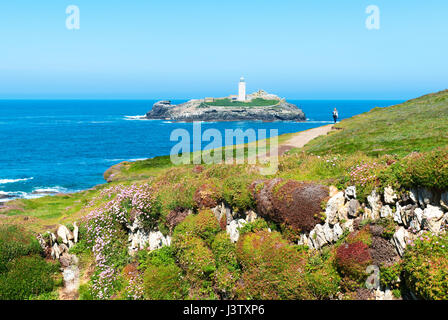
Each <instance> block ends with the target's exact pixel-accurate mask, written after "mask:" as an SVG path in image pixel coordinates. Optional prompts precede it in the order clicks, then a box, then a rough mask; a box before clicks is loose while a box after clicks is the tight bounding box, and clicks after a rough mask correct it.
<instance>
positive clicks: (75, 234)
mask: <svg viewBox="0 0 448 320" xmlns="http://www.w3.org/2000/svg"><path fill="white" fill-rule="evenodd" d="M78 236H79V227H78V225H77V224H76V222H74V223H73V242H75V243H78Z"/></svg>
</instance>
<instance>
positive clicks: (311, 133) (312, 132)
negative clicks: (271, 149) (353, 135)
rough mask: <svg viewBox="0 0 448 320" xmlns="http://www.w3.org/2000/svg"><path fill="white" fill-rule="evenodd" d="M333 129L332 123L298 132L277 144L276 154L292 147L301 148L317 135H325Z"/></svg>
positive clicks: (280, 153)
mask: <svg viewBox="0 0 448 320" xmlns="http://www.w3.org/2000/svg"><path fill="white" fill-rule="evenodd" d="M332 129H333V124H329V125H326V126H322V127H317V128H313V129H309V130H306V131H301V132H298V133H297V134H296V135H295V136H294V137H292V138H291V139H289V140H288V141H286V142H284V143H282V144H280V145H279V146H278V149H279V150H278V154H279V155H282V154H284V153H285V152H287V151H289V150H291V149H293V148H302V147H304V146H305V145H306V144H307V143H308V142H310V141H311V140H313V139H314V138H317V137H319V136H323V135H326V134H327V133H328V132H330V131H331V130H332Z"/></svg>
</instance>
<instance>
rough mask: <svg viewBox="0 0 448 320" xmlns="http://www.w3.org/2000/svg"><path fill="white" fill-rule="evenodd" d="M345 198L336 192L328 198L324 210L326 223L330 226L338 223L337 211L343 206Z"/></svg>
mask: <svg viewBox="0 0 448 320" xmlns="http://www.w3.org/2000/svg"><path fill="white" fill-rule="evenodd" d="M344 202H345V198H344V192H342V191H341V192H338V193H337V194H336V195H334V196H333V197H331V198H330V200H328V203H327V207H326V209H325V215H326V217H327V218H326V222H328V223H329V224H330V225H335V224H336V223H338V221H339V215H338V212H339V210H340V209H341V208H342V207H343V206H344Z"/></svg>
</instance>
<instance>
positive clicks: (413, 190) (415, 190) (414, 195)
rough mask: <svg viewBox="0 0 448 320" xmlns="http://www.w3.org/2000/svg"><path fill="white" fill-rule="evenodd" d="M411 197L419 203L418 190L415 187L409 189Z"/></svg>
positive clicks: (414, 201)
mask: <svg viewBox="0 0 448 320" xmlns="http://www.w3.org/2000/svg"><path fill="white" fill-rule="evenodd" d="M409 198H411V201H412V202H413V203H415V204H418V190H417V189H415V188H413V189H411V190H410V191H409Z"/></svg>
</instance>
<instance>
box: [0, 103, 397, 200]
mask: <svg viewBox="0 0 448 320" xmlns="http://www.w3.org/2000/svg"><path fill="white" fill-rule="evenodd" d="M155 102H156V101H155V100H145V101H142V100H118V101H113V100H104V101H103V100H0V141H1V149H0V198H6V196H14V197H22V198H35V197H40V196H42V195H43V194H46V193H60V192H75V191H79V190H84V189H88V188H91V187H93V186H95V185H97V184H101V183H104V182H105V181H104V179H103V173H104V171H106V170H107V169H108V168H109V167H110V166H112V165H114V164H117V163H119V162H121V161H125V160H130V161H135V160H139V159H146V158H152V157H155V156H160V155H168V154H169V153H170V150H171V148H172V147H173V146H174V145H175V144H176V143H177V142H176V141H170V134H171V132H172V131H173V130H174V129H178V128H183V129H187V130H188V131H190V132H192V123H173V122H169V121H162V120H141V119H139V118H138V117H136V116H139V115H144V114H145V113H146V112H147V111H149V110H150V109H151V108H152V105H153V104H154V103H155ZM181 102H184V101H173V103H181ZM290 102H292V103H294V104H296V105H297V106H299V107H300V108H302V110H303V111H304V112H305V114H306V116H307V119H308V120H307V121H306V122H303V123H298V122H268V123H266V122H258V121H256V122H218V123H216V122H214V123H213V122H209V123H207V122H205V123H202V130H203V131H204V130H206V129H209V128H215V129H218V130H220V131H221V132H222V134H223V136H224V130H225V129H237V128H240V129H243V130H246V129H248V128H253V129H255V130H258V129H267V130H268V132H269V129H278V133H279V134H284V133H291V132H297V131H302V130H306V129H310V128H314V127H318V126H322V125H325V124H328V123H331V122H332V116H331V115H332V110H333V108H335V107H336V108H337V109H338V111H339V116H340V118H341V119H344V118H349V117H351V116H354V115H357V114H360V113H363V112H366V111H369V110H370V109H372V108H374V107H386V106H390V105H394V104H398V103H401V102H402V101H384V100H382V101H367V100H363V101H355V100H348V101H342V100H335V101H330V100H325V101H317V100H303V101H298V100H295V101H294V100H291V101H290ZM206 144H207V143H204V145H206ZM2 196H3V197H2ZM6 200H7V199H0V201H6Z"/></svg>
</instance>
